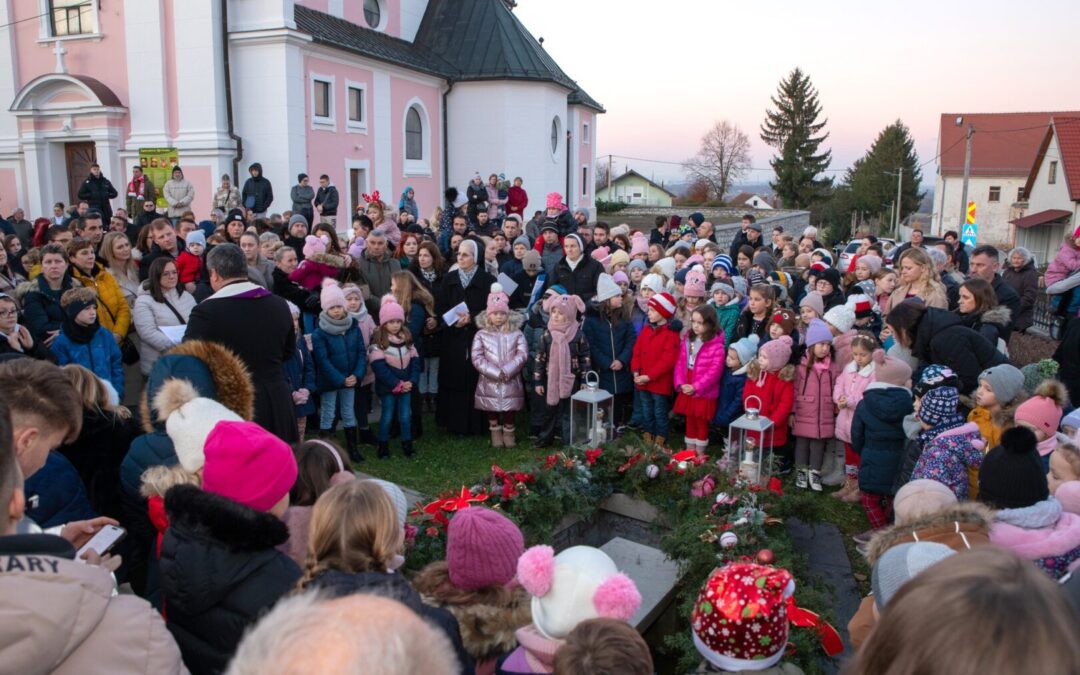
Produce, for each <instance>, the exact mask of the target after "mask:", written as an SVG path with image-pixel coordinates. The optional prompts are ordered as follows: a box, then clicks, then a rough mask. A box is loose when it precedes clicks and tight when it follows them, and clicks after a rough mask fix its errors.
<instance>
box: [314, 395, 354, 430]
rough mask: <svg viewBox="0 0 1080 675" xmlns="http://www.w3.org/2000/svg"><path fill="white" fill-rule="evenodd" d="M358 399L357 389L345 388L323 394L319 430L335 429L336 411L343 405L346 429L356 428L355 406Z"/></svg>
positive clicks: (343, 422) (343, 421)
mask: <svg viewBox="0 0 1080 675" xmlns="http://www.w3.org/2000/svg"><path fill="white" fill-rule="evenodd" d="M355 397H356V389H353V388H349V387H345V388H343V389H335V390H333V391H324V392H323V393H322V404H321V405H322V407H321V409H320V410H319V428H320V429H333V428H334V409H335V408H337V407H338V402H340V403H341V422H342V424H343V425H344V426H345V428H346V429H352V428H353V427H355V426H356V413H355V412H354V411H353V404H354V401H355Z"/></svg>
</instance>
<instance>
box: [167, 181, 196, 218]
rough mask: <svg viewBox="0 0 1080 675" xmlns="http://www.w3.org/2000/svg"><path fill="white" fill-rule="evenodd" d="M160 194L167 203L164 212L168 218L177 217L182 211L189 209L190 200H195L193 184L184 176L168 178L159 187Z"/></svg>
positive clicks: (182, 213)
mask: <svg viewBox="0 0 1080 675" xmlns="http://www.w3.org/2000/svg"><path fill="white" fill-rule="evenodd" d="M161 194H162V195H163V196H164V197H165V201H166V202H167V203H168V204H169V208H167V209H166V210H165V212H166V213H168V214H169V217H170V218H179V217H180V216H182V215H184V211H190V210H191V202H193V201H195V186H194V185H192V184H191V181H189V180H188V179H186V178H181V179H180V180H176V179H174V178H170V179H169V180H168V181H167V182H166V183H165V187H163V188H162V189H161Z"/></svg>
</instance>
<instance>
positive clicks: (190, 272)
mask: <svg viewBox="0 0 1080 675" xmlns="http://www.w3.org/2000/svg"><path fill="white" fill-rule="evenodd" d="M202 271H203V259H202V257H201V256H197V255H195V254H194V253H190V252H188V251H187V250H184V251H181V252H180V255H178V256H176V275H177V277H178V278H179V279H180V283H182V284H193V283H195V282H197V281H198V280H199V277H200V276H202Z"/></svg>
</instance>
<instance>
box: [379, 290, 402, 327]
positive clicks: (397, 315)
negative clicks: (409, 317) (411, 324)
mask: <svg viewBox="0 0 1080 675" xmlns="http://www.w3.org/2000/svg"><path fill="white" fill-rule="evenodd" d="M391 321H401V322H404V321H405V310H404V309H402V308H401V305H399V304H398V303H397V300H395V299H394V296H392V295H390V294H389V293H387V294H386V295H384V296H383V297H382V304H381V305H380V306H379V325H382V324H384V323H389V322H391Z"/></svg>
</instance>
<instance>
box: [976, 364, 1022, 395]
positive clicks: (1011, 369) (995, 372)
mask: <svg viewBox="0 0 1080 675" xmlns="http://www.w3.org/2000/svg"><path fill="white" fill-rule="evenodd" d="M979 380H980V381H981V380H986V381H987V382H989V383H990V388H991V389H993V390H994V396H995V397H996V398H997V400H998V403H1000V404H1001V405H1008V404H1009V403H1012V402H1013V401H1015V400H1016V397H1017V396H1019V395H1020V394H1021V393H1022V392H1023V391H1024V374H1023V373H1022V372H1020V369H1019V368H1017V367H1016V366H1011V365H1009V364H1008V363H1003V364H1001V365H1000V366H994V367H992V368H987V369H986V370H984V371H982V372H981V373H979Z"/></svg>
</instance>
